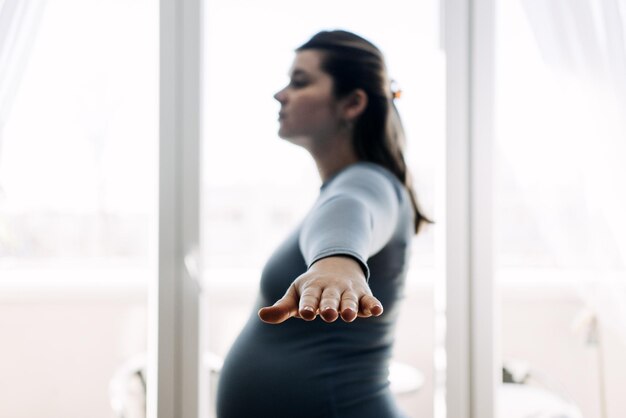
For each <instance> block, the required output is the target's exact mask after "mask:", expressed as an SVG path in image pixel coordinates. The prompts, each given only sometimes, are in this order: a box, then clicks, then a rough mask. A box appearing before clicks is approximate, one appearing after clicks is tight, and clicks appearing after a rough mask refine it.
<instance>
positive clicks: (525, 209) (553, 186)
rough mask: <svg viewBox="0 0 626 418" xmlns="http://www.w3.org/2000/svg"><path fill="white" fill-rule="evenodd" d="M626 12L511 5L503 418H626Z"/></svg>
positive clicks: (499, 174) (504, 181) (500, 213)
mask: <svg viewBox="0 0 626 418" xmlns="http://www.w3.org/2000/svg"><path fill="white" fill-rule="evenodd" d="M621 9H622V10H621V15H620V7H618V5H617V4H614V3H613V2H610V1H602V0H599V1H592V2H540V1H516V2H510V1H499V2H497V11H498V13H497V31H498V36H497V59H496V61H497V62H496V64H497V84H496V87H497V88H496V106H495V109H496V155H497V158H496V161H497V167H496V179H497V182H496V189H495V199H494V202H495V205H496V206H495V214H496V245H495V248H496V274H497V280H498V281H499V285H500V289H501V295H502V312H501V313H502V321H501V322H502V329H501V336H502V344H501V346H502V358H503V361H504V366H505V370H504V371H503V376H504V381H505V383H504V384H503V388H502V391H501V398H500V402H501V403H500V408H501V409H500V411H501V416H506V417H513V416H515V417H517V416H520V417H521V416H530V415H533V416H567V417H582V416H584V417H617V416H620V414H622V411H623V410H624V407H626V404H625V400H624V397H623V396H621V394H620V389H618V388H621V387H623V384H622V382H621V376H623V375H624V373H625V372H626V361H624V356H623V355H617V353H620V352H621V353H623V352H624V348H626V347H625V346H626V312H625V311H624V306H626V288H625V280H624V278H625V277H626V274H625V273H626V270H625V265H626V263H625V261H626V241H625V237H626V224H625V223H624V217H623V213H624V212H625V211H626V194H625V193H624V190H626V171H625V169H624V164H623V161H624V158H625V157H626V142H625V141H624V138H626V120H625V119H624V117H623V116H624V114H626V112H625V111H626V94H625V93H626V71H625V69H626V67H625V64H626V61H624V50H625V49H624V45H625V40H624V38H623V36H622V34H623V27H624V23H626V20H625V16H626V15H625V14H624V13H623V12H624V11H625V10H623V7H622V8H621ZM515 383H518V384H515Z"/></svg>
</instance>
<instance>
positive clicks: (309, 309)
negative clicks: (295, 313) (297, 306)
mask: <svg viewBox="0 0 626 418" xmlns="http://www.w3.org/2000/svg"><path fill="white" fill-rule="evenodd" d="M302 310H303V311H308V312H314V311H313V308H311V307H310V306H305V307H304V308H302Z"/></svg>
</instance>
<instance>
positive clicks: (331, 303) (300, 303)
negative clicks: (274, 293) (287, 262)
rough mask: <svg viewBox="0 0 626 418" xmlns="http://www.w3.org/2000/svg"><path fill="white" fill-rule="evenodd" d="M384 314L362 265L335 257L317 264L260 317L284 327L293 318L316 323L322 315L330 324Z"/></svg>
mask: <svg viewBox="0 0 626 418" xmlns="http://www.w3.org/2000/svg"><path fill="white" fill-rule="evenodd" d="M382 313H383V305H382V304H381V303H380V301H379V300H378V299H376V298H375V297H374V296H372V291H371V290H370V288H369V286H368V284H367V282H366V280H365V275H364V274H363V270H362V269H361V266H360V265H359V263H358V262H357V261H356V260H354V259H353V258H350V257H346V256H333V257H326V258H322V259H321V260H318V261H317V262H315V263H314V264H313V265H312V266H311V268H310V269H309V270H308V271H307V272H306V273H304V274H302V275H300V276H299V277H298V278H297V279H296V280H295V281H294V282H293V283H292V284H291V286H289V289H287V292H286V293H285V295H284V296H283V297H282V298H280V299H279V300H278V301H277V302H276V303H275V304H274V305H272V306H268V307H264V308H261V309H260V310H259V318H261V320H262V321H263V322H267V323H270V324H280V323H281V322H284V321H286V320H287V319H289V318H291V317H295V318H301V319H304V320H306V321H312V320H314V319H315V317H316V316H317V315H318V314H319V315H320V316H321V317H322V319H323V320H324V321H326V322H334V321H335V320H337V318H339V317H341V319H342V320H344V321H345V322H352V321H354V320H355V319H356V318H357V317H360V318H367V317H370V316H379V315H381V314H382Z"/></svg>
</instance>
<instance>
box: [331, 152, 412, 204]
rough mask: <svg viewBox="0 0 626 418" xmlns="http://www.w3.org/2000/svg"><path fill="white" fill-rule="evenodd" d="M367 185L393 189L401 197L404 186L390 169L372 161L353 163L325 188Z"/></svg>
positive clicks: (380, 189) (382, 189)
mask: <svg viewBox="0 0 626 418" xmlns="http://www.w3.org/2000/svg"><path fill="white" fill-rule="evenodd" d="M350 186H356V187H365V188H368V189H376V190H379V191H391V190H393V192H394V194H396V195H397V196H398V198H401V195H402V193H403V189H404V186H403V185H402V183H401V182H400V180H399V179H398V178H397V177H396V175H395V174H393V173H392V172H391V171H390V170H389V169H387V168H385V167H383V166H382V165H380V164H376V163H373V162H370V161H359V162H356V163H353V164H351V165H349V166H347V167H346V168H344V169H343V170H341V171H340V172H339V173H337V174H336V175H335V176H333V177H332V178H331V179H330V180H329V181H327V182H326V183H325V184H324V185H323V186H322V190H323V189H325V188H332V189H335V188H342V187H350Z"/></svg>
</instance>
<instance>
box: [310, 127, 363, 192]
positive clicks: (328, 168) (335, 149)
mask: <svg viewBox="0 0 626 418" xmlns="http://www.w3.org/2000/svg"><path fill="white" fill-rule="evenodd" d="M311 155H312V156H313V159H314V160H315V164H316V165H317V171H318V172H319V174H320V178H321V180H322V182H325V181H326V180H328V179H329V178H330V177H332V176H333V175H334V174H335V173H337V172H339V171H341V170H342V169H343V168H345V167H347V166H349V165H351V164H354V163H356V162H357V161H359V158H358V157H357V155H356V152H355V151H354V147H353V146H352V142H351V141H350V140H349V139H348V138H346V139H344V140H340V141H334V145H333V146H331V147H324V148H322V149H316V150H311Z"/></svg>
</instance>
